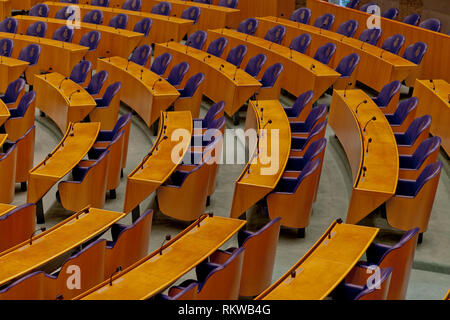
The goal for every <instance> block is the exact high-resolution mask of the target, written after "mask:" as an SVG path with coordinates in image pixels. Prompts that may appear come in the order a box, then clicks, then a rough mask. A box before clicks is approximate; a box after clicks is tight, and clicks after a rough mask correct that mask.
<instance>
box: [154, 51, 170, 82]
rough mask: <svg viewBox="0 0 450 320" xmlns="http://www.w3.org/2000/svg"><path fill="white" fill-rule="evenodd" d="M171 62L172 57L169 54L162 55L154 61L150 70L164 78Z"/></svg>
mask: <svg viewBox="0 0 450 320" xmlns="http://www.w3.org/2000/svg"><path fill="white" fill-rule="evenodd" d="M171 61H172V55H171V54H170V53H167V52H166V53H163V54H162V55H160V56H158V57H156V58H155V59H154V60H153V63H152V66H151V68H150V70H151V71H152V72H154V73H156V74H157V75H160V76H162V75H163V74H164V73H165V72H166V70H167V66H168V65H169V64H170V62H171Z"/></svg>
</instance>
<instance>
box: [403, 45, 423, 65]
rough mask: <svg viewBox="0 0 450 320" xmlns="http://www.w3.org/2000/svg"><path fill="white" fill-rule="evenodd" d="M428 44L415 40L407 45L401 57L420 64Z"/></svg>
mask: <svg viewBox="0 0 450 320" xmlns="http://www.w3.org/2000/svg"><path fill="white" fill-rule="evenodd" d="M427 49H428V46H427V44H426V43H425V42H421V41H419V42H416V43H414V44H412V45H410V46H408V47H407V48H406V50H405V52H404V53H403V58H405V59H406V60H409V61H411V62H412V63H415V64H420V63H421V62H422V59H423V56H424V55H425V53H426V52H427Z"/></svg>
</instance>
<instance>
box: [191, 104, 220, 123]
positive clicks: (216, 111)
mask: <svg viewBox="0 0 450 320" xmlns="http://www.w3.org/2000/svg"><path fill="white" fill-rule="evenodd" d="M224 110H225V102H224V101H219V102H217V103H214V104H213V105H212V106H211V107H210V108H209V109H208V111H207V112H206V114H205V116H204V117H203V119H194V123H195V125H194V127H196V128H198V127H200V128H209V127H210V125H211V124H212V121H213V120H216V119H218V118H220V117H222V116H223V113H224Z"/></svg>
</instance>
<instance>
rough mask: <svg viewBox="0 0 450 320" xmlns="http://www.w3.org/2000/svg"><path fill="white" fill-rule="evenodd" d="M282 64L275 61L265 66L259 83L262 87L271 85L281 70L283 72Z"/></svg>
mask: <svg viewBox="0 0 450 320" xmlns="http://www.w3.org/2000/svg"><path fill="white" fill-rule="evenodd" d="M283 69H284V67H283V65H282V64H281V63H275V64H274V65H271V66H270V67H269V68H267V70H266V72H264V75H263V77H262V79H261V84H262V87H263V88H268V87H273V86H274V85H275V82H276V81H277V79H278V77H279V76H280V74H281V72H283Z"/></svg>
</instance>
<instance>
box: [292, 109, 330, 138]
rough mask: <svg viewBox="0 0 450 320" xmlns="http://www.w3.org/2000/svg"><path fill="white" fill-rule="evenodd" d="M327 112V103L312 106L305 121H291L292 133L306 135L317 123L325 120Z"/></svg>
mask: <svg viewBox="0 0 450 320" xmlns="http://www.w3.org/2000/svg"><path fill="white" fill-rule="evenodd" d="M326 114H327V106H326V105H325V104H321V105H319V106H317V107H314V108H312V109H311V112H310V113H309V115H308V117H306V120H305V121H292V122H291V123H290V125H291V132H292V134H293V135H297V136H303V137H306V136H307V135H308V134H309V132H310V131H311V130H312V128H313V127H314V126H315V125H316V124H317V123H319V122H322V121H324V120H325V117H326Z"/></svg>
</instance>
